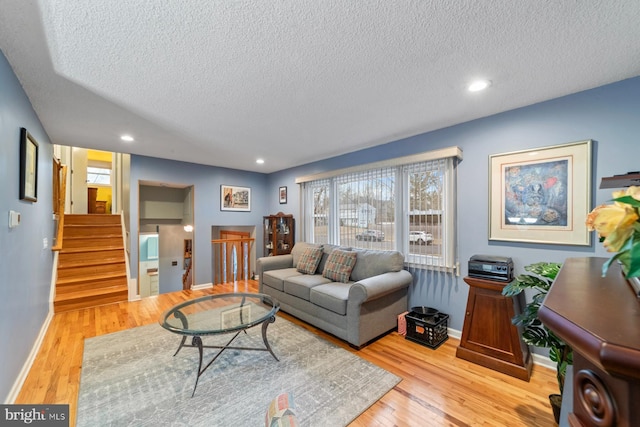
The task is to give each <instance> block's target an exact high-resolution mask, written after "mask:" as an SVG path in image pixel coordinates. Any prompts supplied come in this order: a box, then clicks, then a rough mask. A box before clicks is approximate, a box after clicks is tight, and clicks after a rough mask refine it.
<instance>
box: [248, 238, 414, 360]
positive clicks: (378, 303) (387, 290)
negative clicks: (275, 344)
mask: <svg viewBox="0 0 640 427" xmlns="http://www.w3.org/2000/svg"><path fill="white" fill-rule="evenodd" d="M310 247H311V248H313V247H315V248H318V247H321V248H322V258H321V260H320V263H319V265H318V267H317V270H316V273H315V274H305V273H301V272H300V271H298V269H297V268H296V267H298V264H299V263H300V264H301V265H302V263H301V261H300V260H301V257H303V254H305V256H306V254H308V252H309V251H307V252H306V253H305V250H306V249H307V248H310ZM335 249H340V250H347V251H350V252H355V253H356V261H355V265H353V269H352V270H351V273H350V276H349V277H348V280H347V281H346V283H343V282H339V281H334V280H331V279H328V278H326V277H323V274H322V273H323V271H324V269H325V264H326V263H327V259H328V258H329V255H330V254H331V253H332V252H333V251H334V250H335ZM318 252H319V251H318ZM338 254H339V252H337V253H336V254H334V255H336V256H337V255H338ZM403 265H404V256H403V255H402V253H400V252H397V251H380V250H363V249H351V248H342V247H341V248H338V247H337V246H334V245H327V244H325V245H313V244H309V243H304V242H299V243H296V245H295V246H294V247H293V248H292V251H291V254H289V255H277V256H272V257H264V258H259V259H258V260H257V266H256V273H257V274H258V275H259V289H260V292H261V293H264V294H267V295H270V296H272V297H274V298H275V299H277V300H278V301H279V302H280V309H281V310H282V311H285V312H287V313H289V314H291V315H293V316H295V317H297V318H299V319H301V320H303V321H305V322H307V323H310V324H312V325H313V326H316V327H318V328H320V329H322V330H324V331H326V332H329V333H330V334H333V335H335V336H337V337H338V338H341V339H343V340H345V341H347V342H348V343H349V344H351V345H352V346H353V347H356V348H360V347H362V346H363V345H365V344H367V343H368V342H370V341H372V340H373V339H375V338H377V337H379V336H381V335H383V334H384V333H386V332H388V331H389V330H391V329H394V328H395V327H396V325H397V316H398V315H399V314H401V313H404V312H405V311H407V304H408V302H407V292H408V287H409V285H410V284H411V283H412V281H413V278H412V276H411V273H409V272H408V271H406V270H403Z"/></svg>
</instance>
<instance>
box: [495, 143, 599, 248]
mask: <svg viewBox="0 0 640 427" xmlns="http://www.w3.org/2000/svg"><path fill="white" fill-rule="evenodd" d="M591 161H592V160H591V140H586V141H579V142H573V143H569V144H564V145H556V146H552V147H541V148H535V149H531V150H523V151H517V152H512V153H504V154H495V155H491V156H489V240H504V241H512V242H530V243H550V244H557V245H580V246H588V245H590V243H591V239H590V236H591V233H590V232H589V231H588V230H587V227H586V225H585V221H586V219H587V214H588V213H589V210H590V208H591V197H590V196H591Z"/></svg>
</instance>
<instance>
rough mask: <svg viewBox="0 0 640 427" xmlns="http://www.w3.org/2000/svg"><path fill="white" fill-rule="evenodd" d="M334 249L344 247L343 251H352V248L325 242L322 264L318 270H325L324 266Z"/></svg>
mask: <svg viewBox="0 0 640 427" xmlns="http://www.w3.org/2000/svg"><path fill="white" fill-rule="evenodd" d="M334 249H342V250H343V251H350V250H351V248H349V247H345V246H338V245H331V244H329V243H325V244H323V245H322V259H321V260H320V264H318V269H317V270H316V271H319V272H321V273H322V272H323V271H324V266H325V265H326V264H327V259H329V255H330V254H331V252H333V250H334Z"/></svg>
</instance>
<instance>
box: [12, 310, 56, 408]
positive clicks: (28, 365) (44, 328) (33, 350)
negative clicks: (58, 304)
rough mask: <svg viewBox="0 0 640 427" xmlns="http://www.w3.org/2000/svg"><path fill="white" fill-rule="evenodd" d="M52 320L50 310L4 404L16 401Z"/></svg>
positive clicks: (51, 311)
mask: <svg viewBox="0 0 640 427" xmlns="http://www.w3.org/2000/svg"><path fill="white" fill-rule="evenodd" d="M52 319H53V310H50V311H49V314H47V317H46V319H44V323H43V324H42V327H41V328H40V333H38V337H37V338H36V341H35V343H34V344H33V347H32V348H31V352H30V353H29V356H28V357H27V360H26V361H25V362H24V365H22V369H21V370H20V373H19V374H18V377H17V378H16V380H15V382H14V383H13V386H12V387H11V390H10V391H9V395H8V396H7V399H6V401H5V402H4V403H5V404H12V403H14V402H15V401H16V398H17V397H18V394H19V393H20V390H21V389H22V385H23V384H24V381H25V380H26V379H27V375H28V374H29V371H30V370H31V367H32V366H33V362H34V361H35V360H36V356H37V355H38V351H40V346H41V345H42V341H44V337H45V336H46V335H47V330H48V329H49V324H51V320H52Z"/></svg>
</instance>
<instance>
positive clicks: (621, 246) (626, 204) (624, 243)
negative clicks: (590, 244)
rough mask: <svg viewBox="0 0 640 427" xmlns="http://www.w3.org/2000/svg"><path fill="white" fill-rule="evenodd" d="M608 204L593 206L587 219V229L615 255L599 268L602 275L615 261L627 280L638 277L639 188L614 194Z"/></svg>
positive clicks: (639, 262) (639, 255) (639, 243)
mask: <svg viewBox="0 0 640 427" xmlns="http://www.w3.org/2000/svg"><path fill="white" fill-rule="evenodd" d="M612 201H613V204H610V205H600V206H598V207H596V208H595V209H593V210H592V211H591V212H590V213H589V216H588V217H587V227H588V228H589V230H590V231H593V230H595V231H596V232H597V233H598V237H599V238H600V242H602V243H603V244H604V247H605V248H606V249H607V251H608V252H616V254H615V255H614V256H613V257H611V258H610V259H609V260H608V261H607V262H605V263H604V264H603V265H602V275H603V276H604V275H606V274H607V270H608V269H609V266H610V265H611V263H612V262H613V261H615V260H618V261H619V262H620V263H621V264H622V269H623V271H624V273H625V275H626V277H627V278H628V279H630V278H633V277H640V187H637V186H631V187H629V188H627V189H626V190H620V191H614V192H613V200H612Z"/></svg>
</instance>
